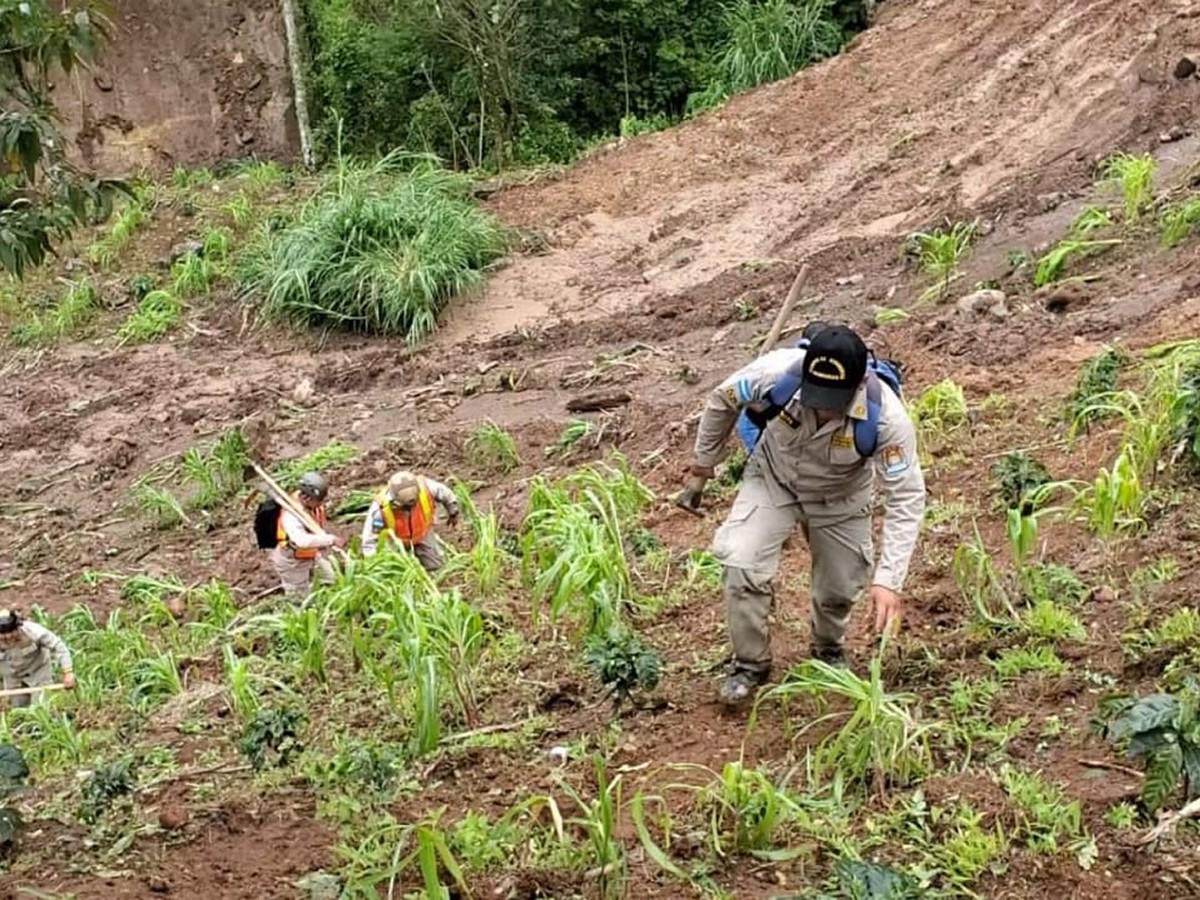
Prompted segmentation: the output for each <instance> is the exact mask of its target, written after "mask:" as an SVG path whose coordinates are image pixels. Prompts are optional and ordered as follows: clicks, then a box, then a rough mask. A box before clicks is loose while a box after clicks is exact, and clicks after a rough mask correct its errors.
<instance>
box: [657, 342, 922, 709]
mask: <svg viewBox="0 0 1200 900" xmlns="http://www.w3.org/2000/svg"><path fill="white" fill-rule="evenodd" d="M805 337H806V340H802V341H801V342H800V344H799V345H798V346H797V347H795V348H788V349H781V350H775V351H772V352H770V353H767V354H765V355H764V356H761V357H759V358H758V359H757V360H755V361H754V362H753V363H751V364H750V365H748V366H746V367H745V368H743V369H740V370H739V371H737V372H735V373H734V374H733V375H731V376H730V377H728V378H727V379H725V380H724V381H723V382H721V384H720V385H718V386H717V388H716V389H715V390H714V391H713V392H712V394H711V395H710V396H709V399H708V403H707V405H706V406H705V408H704V412H703V415H702V417H701V419H700V426H699V432H698V434H697V436H696V447H695V456H694V464H693V465H692V466H691V469H690V475H691V477H690V478H689V479H688V483H687V487H686V488H685V490H684V491H683V493H682V494H681V495H680V496H679V498H678V500H677V501H676V502H677V503H679V505H681V506H683V507H685V508H687V509H689V510H692V511H693V512H695V511H698V510H699V507H700V497H701V495H702V493H703V491H704V486H705V484H706V482H707V481H708V479H710V478H711V477H712V476H713V467H714V466H715V465H716V464H717V463H718V462H719V461H720V460H721V458H722V457H723V456H724V449H723V448H724V444H725V440H726V438H727V437H728V436H729V433H730V432H731V431H733V429H734V426H735V424H737V425H738V430H739V433H741V434H742V437H743V440H744V441H746V442H747V444H748V445H749V447H750V450H751V455H750V459H749V461H748V462H747V464H746V468H745V472H744V475H743V480H742V487H741V490H739V491H738V495H737V499H736V500H734V503H733V508H732V509H730V511H729V516H728V517H727V518H726V520H725V524H724V525H722V526H721V528H720V529H719V530H718V531H717V534H716V537H715V538H714V541H713V551H714V553H715V554H716V556H717V557H718V558H719V559H720V560H721V562H722V563H723V564H724V575H723V580H722V586H723V590H724V594H725V603H726V620H727V623H728V629H729V639H730V642H731V644H732V645H733V659H732V664H731V667H730V671H729V674H728V677H727V678H726V679H725V681H724V682H723V683H722V685H721V688H720V692H719V694H720V699H721V700H722V701H723V702H725V703H727V704H730V705H736V704H739V703H741V702H742V701H744V700H747V699H748V698H749V697H750V696H751V695H752V694H753V693H754V691H755V688H756V687H757V686H758V685H760V684H762V683H763V682H764V681H765V680H766V679H767V676H768V674H769V671H770V667H771V649H770V634H769V632H768V622H767V620H768V616H769V615H770V612H771V609H772V605H773V600H774V593H773V587H772V580H773V579H774V577H775V574H776V571H777V570H778V568H779V559H780V555H781V552H782V548H783V544H784V541H786V540H787V538H788V536H789V535H791V534H792V532H793V530H794V529H795V528H796V526H797V525H799V526H800V528H801V529H802V530H803V532H804V535H805V537H806V538H807V540H808V546H809V551H810V553H811V556H812V578H811V595H812V612H811V623H812V628H811V653H812V655H813V656H814V657H816V658H818V659H823V660H826V661H828V662H831V663H841V662H843V661H844V655H843V644H844V642H845V636H846V624H847V621H848V619H849V614H850V606H851V604H852V602H853V601H854V599H855V597H856V596H857V595H858V594H859V592H860V591H862V589H863V588H864V587H866V586H867V583H868V578H870V589H869V598H870V604H871V607H872V610H873V623H872V624H873V626H874V628H875V630H876V631H882V630H883V629H885V628H889V627H891V626H893V624H895V625H898V624H899V616H900V612H901V600H900V590H901V588H902V586H903V584H904V578H905V575H906V574H907V571H908V565H909V560H910V558H911V556H912V553H913V548H914V547H915V546H916V542H917V537H918V535H919V534H920V528H921V518H922V515H923V514H924V510H925V480H924V477H923V476H922V474H921V465H920V462H919V461H918V459H917V440H916V433H915V430H914V428H913V424H912V421H911V420H910V419H909V416H908V412H907V410H906V409H905V407H904V403H903V401H902V400H901V399H900V395H899V383H900V376H899V371H898V369H897V368H896V367H895V366H893V365H892V364H891V363H888V362H886V361H884V362H880V361H877V360H875V359H874V357H872V356H871V354H870V353H869V352H868V350H867V348H866V345H865V344H863V341H862V339H861V338H860V337H859V336H858V335H857V334H855V333H854V332H853V331H852V330H850V329H849V328H843V327H837V326H829V325H824V324H823V323H813V325H811V326H810V327H809V329H808V330H806V332H805ZM739 417H740V419H741V421H739ZM747 430H748V431H749V432H750V434H749V435H747ZM876 479H878V481H879V482H880V483H881V487H882V492H883V495H884V498H885V502H884V521H883V554H882V558H881V560H880V562H879V564H878V566H876V567H875V571H874V576H873V578H872V577H870V576H871V571H870V570H871V565H872V559H873V555H874V554H873V550H872V545H871V497H872V487H873V484H874V482H875V480H876Z"/></svg>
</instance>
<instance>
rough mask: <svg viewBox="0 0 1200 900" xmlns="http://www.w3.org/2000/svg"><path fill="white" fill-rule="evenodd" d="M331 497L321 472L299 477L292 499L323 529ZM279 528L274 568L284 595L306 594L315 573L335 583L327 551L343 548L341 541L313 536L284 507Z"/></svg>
mask: <svg viewBox="0 0 1200 900" xmlns="http://www.w3.org/2000/svg"><path fill="white" fill-rule="evenodd" d="M328 495H329V480H328V479H327V478H326V477H325V476H324V475H321V474H320V473H319V472H306V473H305V474H304V475H302V476H301V477H300V484H299V485H298V487H297V490H296V493H294V494H293V495H292V499H293V500H294V501H295V503H296V504H297V505H298V506H300V507H302V508H303V509H304V511H305V512H307V513H308V515H309V516H310V517H311V518H312V520H313V521H314V522H315V523H316V524H317V525H319V526H321V528H322V529H324V528H325V498H326V497H327V496H328ZM277 529H278V533H277V543H276V545H275V549H274V550H272V551H271V565H272V566H273V567H274V569H275V574H277V575H278V576H279V580H280V582H281V583H282V584H283V592H284V593H285V594H307V593H308V590H309V586H310V584H311V583H312V577H313V571H314V570H315V571H316V572H317V573H318V576H319V577H320V579H321V581H323V582H324V583H326V584H328V583H329V582H331V581H333V568H332V567H331V566H330V565H329V560H328V559H326V558H325V552H324V551H326V550H328V549H329V548H330V547H334V546H341V544H342V539H341V538H339V537H335V536H333V535H331V534H315V533H313V532H312V531H310V530H309V528H308V526H307V525H305V524H304V522H302V521H301V520H300V517H299V516H297V515H295V514H293V513H290V512H288V511H287V510H286V509H282V508H281V509H280V510H279V524H278V526H277Z"/></svg>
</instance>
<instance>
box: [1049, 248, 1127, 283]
mask: <svg viewBox="0 0 1200 900" xmlns="http://www.w3.org/2000/svg"><path fill="white" fill-rule="evenodd" d="M1121 243H1123V241H1121V240H1119V239H1117V238H1110V239H1108V240H1081V239H1079V238H1067V239H1066V240H1062V241H1059V242H1058V243H1057V244H1055V245H1054V247H1052V248H1051V249H1050V250H1049V251H1048V252H1047V253H1046V254H1045V255H1044V256H1041V257H1039V259H1038V261H1037V268H1036V269H1035V270H1034V273H1033V283H1034V285H1036V286H1037V287H1044V286H1045V285H1047V284H1052V283H1054V282H1056V281H1061V280H1062V277H1063V274H1064V273H1065V271H1066V268H1067V264H1068V263H1070V262H1071V261H1072V260H1073V259H1076V258H1080V259H1082V258H1085V257H1089V256H1095V255H1097V254H1099V253H1103V252H1105V251H1106V250H1111V249H1112V248H1113V247H1116V246H1118V245H1119V244H1121Z"/></svg>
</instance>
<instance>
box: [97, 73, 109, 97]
mask: <svg viewBox="0 0 1200 900" xmlns="http://www.w3.org/2000/svg"><path fill="white" fill-rule="evenodd" d="M92 84H94V85H96V88H97V89H98V90H101V91H104V93H106V94H107V93H108V92H109V91H111V90H112V89H113V83H112V79H111V78H109V77H108V76H107V75H105V74H104V73H103V72H97V73H96V74H95V75H93V76H92Z"/></svg>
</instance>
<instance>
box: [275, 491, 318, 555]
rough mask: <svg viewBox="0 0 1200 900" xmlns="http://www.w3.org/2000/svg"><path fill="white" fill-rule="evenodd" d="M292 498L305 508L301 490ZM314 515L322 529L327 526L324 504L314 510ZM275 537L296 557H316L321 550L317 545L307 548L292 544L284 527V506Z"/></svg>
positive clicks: (314, 519)
mask: <svg viewBox="0 0 1200 900" xmlns="http://www.w3.org/2000/svg"><path fill="white" fill-rule="evenodd" d="M292 499H293V500H295V501H296V505H297V506H299V507H300V508H301V509H304V504H303V502H302V501H301V500H300V494H299V492H297V493H295V494H293V495H292ZM312 517H313V521H314V522H316V523H317V524H318V525H320V526H321V528H322V529H324V528H325V506H324V505H323V504H322V505H321V506H318V507H317V508H316V509H315V510H313V512H312ZM275 539H276V540H277V541H278V542H279V545H280V546H287V547H289V548H290V549H291V551H292V555H293V556H295V557H296V559H316V558H317V554H318V553H320V552H321V551H320V550H318V549H317V548H315V547H309V548H307V549H306V548H303V547H293V546H292V544H291V541H289V540H288V536H287V532H286V531H284V529H283V507H280V509H279V518H278V519H277V520H276V525H275Z"/></svg>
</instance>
